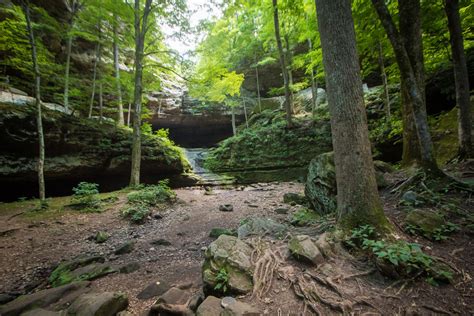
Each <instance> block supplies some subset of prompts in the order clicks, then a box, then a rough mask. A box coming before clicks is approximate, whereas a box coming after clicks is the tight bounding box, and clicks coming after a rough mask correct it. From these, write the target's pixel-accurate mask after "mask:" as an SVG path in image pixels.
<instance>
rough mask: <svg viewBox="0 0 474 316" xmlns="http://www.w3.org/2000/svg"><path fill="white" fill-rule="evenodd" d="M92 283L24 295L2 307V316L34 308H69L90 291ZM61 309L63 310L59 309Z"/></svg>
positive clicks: (67, 285) (14, 314)
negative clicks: (79, 297)
mask: <svg viewBox="0 0 474 316" xmlns="http://www.w3.org/2000/svg"><path fill="white" fill-rule="evenodd" d="M89 286H90V282H87V281H83V282H75V283H70V284H66V285H63V286H59V287H55V288H51V289H47V290H42V291H39V292H36V293H34V294H30V295H23V296H20V297H18V298H17V299H15V300H13V301H11V302H9V303H7V304H5V305H3V306H1V307H0V315H2V316H16V315H20V314H21V313H23V312H26V311H28V310H31V309H33V308H46V307H48V306H52V305H54V306H55V307H60V306H67V305H69V304H70V303H71V302H73V301H74V300H75V299H76V298H77V297H78V296H80V295H81V294H83V293H86V292H88V291H90V288H89ZM58 309H61V308H58Z"/></svg>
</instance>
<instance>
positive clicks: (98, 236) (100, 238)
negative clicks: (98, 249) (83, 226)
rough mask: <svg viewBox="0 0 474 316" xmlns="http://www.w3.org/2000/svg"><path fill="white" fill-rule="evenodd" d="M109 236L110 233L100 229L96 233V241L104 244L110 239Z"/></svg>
mask: <svg viewBox="0 0 474 316" xmlns="http://www.w3.org/2000/svg"><path fill="white" fill-rule="evenodd" d="M109 237H110V236H109V234H107V233H106V232H103V231H99V232H97V234H96V235H95V242H96V243H98V244H102V243H104V242H106V241H107V240H108V239H109Z"/></svg>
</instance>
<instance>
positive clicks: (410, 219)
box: [405, 209, 445, 237]
mask: <svg viewBox="0 0 474 316" xmlns="http://www.w3.org/2000/svg"><path fill="white" fill-rule="evenodd" d="M405 224H406V225H412V226H414V227H417V228H418V229H420V230H421V232H422V233H423V234H424V235H425V236H427V237H431V236H433V234H434V232H435V231H436V230H437V229H439V228H441V227H442V226H443V225H444V224H445V220H444V217H443V215H441V214H439V213H436V212H433V211H429V210H422V209H415V210H413V211H411V212H410V213H408V215H407V217H406V218H405Z"/></svg>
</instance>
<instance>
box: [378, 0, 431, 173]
mask: <svg viewBox="0 0 474 316" xmlns="http://www.w3.org/2000/svg"><path fill="white" fill-rule="evenodd" d="M403 1H408V2H410V3H411V5H412V8H413V3H412V2H418V0H400V1H399V2H400V3H402V2H403ZM372 3H373V5H374V7H375V10H376V11H377V14H378V16H379V18H380V21H381V22H382V25H383V27H384V29H385V31H386V33H387V36H388V38H389V40H390V42H391V44H392V47H393V51H394V53H395V58H396V60H397V64H398V68H399V69H400V76H401V78H402V83H401V84H402V88H403V89H404V90H405V91H406V95H405V96H406V97H407V98H409V102H407V103H406V104H407V105H408V104H411V107H412V111H413V114H412V116H413V119H414V127H415V130H416V135H417V136H418V141H419V142H418V144H419V153H420V160H419V164H420V166H421V167H422V168H424V169H425V171H429V172H430V173H433V174H439V173H440V170H439V168H438V165H437V163H436V160H435V157H434V153H433V143H432V141H431V135H430V132H429V129H428V119H427V114H426V108H425V98H424V88H422V87H420V82H421V77H420V74H419V73H418V71H419V69H420V68H419V67H423V66H422V65H421V66H420V61H419V57H416V56H415V55H413V54H412V55H409V54H408V52H407V48H406V47H405V41H404V39H403V38H402V36H401V35H400V33H399V32H398V30H397V28H396V26H395V23H394V22H393V20H392V17H391V15H390V12H389V11H388V8H387V6H386V5H385V2H384V1H383V0H372ZM407 7H408V5H406V6H405V5H402V6H401V8H407ZM407 23H408V22H407ZM413 23H418V22H417V21H413ZM419 45H421V44H419ZM411 52H414V50H413V49H412V50H411ZM411 58H415V59H417V61H415V62H414V63H413V64H412V62H411ZM415 69H418V70H415ZM421 69H422V68H421ZM404 115H407V113H406V112H405V113H404ZM404 128H405V126H404Z"/></svg>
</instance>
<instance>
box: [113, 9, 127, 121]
mask: <svg viewBox="0 0 474 316" xmlns="http://www.w3.org/2000/svg"><path fill="white" fill-rule="evenodd" d="M118 25H119V19H118V14H117V13H116V12H114V21H113V33H114V34H113V36H114V38H113V51H114V72H115V83H116V85H117V124H118V125H124V123H125V122H124V117H123V101H122V87H121V85H120V62H119V45H118Z"/></svg>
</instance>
